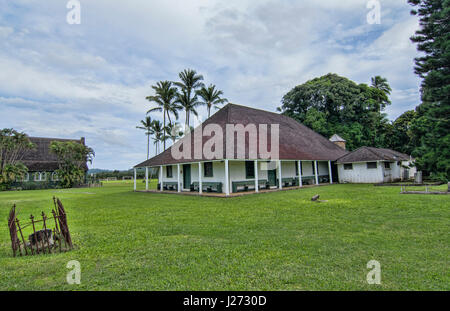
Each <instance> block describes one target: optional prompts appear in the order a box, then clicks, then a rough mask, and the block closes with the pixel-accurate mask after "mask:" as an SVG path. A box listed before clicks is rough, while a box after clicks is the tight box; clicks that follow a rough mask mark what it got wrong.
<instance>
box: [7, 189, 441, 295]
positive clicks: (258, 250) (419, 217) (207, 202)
mask: <svg viewBox="0 0 450 311" xmlns="http://www.w3.org/2000/svg"><path fill="white" fill-rule="evenodd" d="M144 186H145V185H144V183H142V182H139V183H138V187H139V188H140V189H143V188H144ZM151 186H152V187H155V182H152V184H151ZM445 187H446V186H445ZM399 192H400V187H374V186H371V185H332V186H323V187H318V188H309V189H302V190H294V191H284V192H275V193H267V194H259V195H250V196H244V197H236V198H229V199H222V198H206V197H193V196H178V195H168V194H155V193H135V192H133V191H132V182H122V181H117V182H107V183H105V184H104V187H103V188H92V189H68V190H39V191H22V192H3V193H0V219H1V222H0V224H1V227H0V228H1V230H0V290H449V289H450V274H449V260H448V259H449V255H450V251H449V246H450V237H449V234H448V231H449V224H450V204H449V203H450V201H449V200H450V197H449V196H433V195H400V194H399ZM314 194H320V195H321V199H323V200H328V202H325V203H313V202H311V201H310V198H311V197H312V196H313V195H314ZM54 195H56V196H58V197H59V198H60V199H61V200H62V202H63V204H64V205H65V207H66V210H67V212H68V221H69V226H70V229H71V232H72V239H73V241H74V243H75V245H76V249H75V250H73V251H70V252H67V253H62V254H51V255H39V256H30V257H18V258H13V257H12V252H11V248H10V239H9V232H8V231H7V222H6V219H7V214H8V212H9V209H10V207H11V206H12V204H14V203H16V204H17V206H18V209H19V211H20V216H19V217H20V219H22V221H25V219H26V218H27V217H29V215H30V213H33V214H35V215H38V214H40V212H41V211H42V210H44V211H45V212H49V211H50V210H51V206H52V200H51V199H52V196H54ZM372 259H375V260H378V261H379V262H380V263H381V269H382V274H381V277H382V279H381V282H382V283H381V285H369V284H367V281H366V274H367V273H368V271H369V269H367V267H366V265H367V262H368V261H369V260H372ZM69 260H78V261H79V262H80V263H81V269H82V272H81V284H80V285H68V284H67V282H66V274H67V272H68V271H69V270H68V269H67V268H66V264H67V262H68V261H69Z"/></svg>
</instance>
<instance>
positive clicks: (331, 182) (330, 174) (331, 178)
mask: <svg viewBox="0 0 450 311" xmlns="http://www.w3.org/2000/svg"><path fill="white" fill-rule="evenodd" d="M328 175H329V176H330V184H333V173H332V172H331V161H328Z"/></svg>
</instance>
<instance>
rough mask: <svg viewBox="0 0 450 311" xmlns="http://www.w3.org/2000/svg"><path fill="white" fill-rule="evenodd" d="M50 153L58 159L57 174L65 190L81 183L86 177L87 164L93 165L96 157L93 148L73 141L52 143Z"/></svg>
mask: <svg viewBox="0 0 450 311" xmlns="http://www.w3.org/2000/svg"><path fill="white" fill-rule="evenodd" d="M50 151H51V152H52V153H54V154H55V155H56V157H57V158H58V170H57V171H56V173H57V175H58V178H59V183H60V185H61V186H62V187H63V188H71V187H73V186H74V185H76V184H78V183H81V182H82V181H83V179H84V177H85V168H84V166H85V165H86V162H90V163H92V160H93V158H94V156H95V153H94V150H92V149H91V148H89V147H87V146H85V145H83V144H80V143H76V142H72V141H67V142H61V141H52V142H51V143H50Z"/></svg>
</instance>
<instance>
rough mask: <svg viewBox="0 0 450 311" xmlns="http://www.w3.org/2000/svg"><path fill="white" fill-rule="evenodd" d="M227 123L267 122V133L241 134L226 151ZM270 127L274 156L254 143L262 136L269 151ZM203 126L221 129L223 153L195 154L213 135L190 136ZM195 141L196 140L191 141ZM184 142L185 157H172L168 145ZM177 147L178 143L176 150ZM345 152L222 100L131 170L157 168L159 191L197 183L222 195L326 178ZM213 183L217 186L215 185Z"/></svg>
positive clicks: (284, 121) (271, 116)
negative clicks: (241, 138) (276, 139)
mask: <svg viewBox="0 0 450 311" xmlns="http://www.w3.org/2000/svg"><path fill="white" fill-rule="evenodd" d="M228 125H233V126H236V125H242V126H243V127H247V126H249V125H250V126H251V125H255V126H256V128H257V129H259V128H260V126H261V125H267V129H268V132H267V135H261V133H258V135H257V136H256V137H255V139H250V135H247V137H248V138H247V139H245V143H244V144H243V145H242V146H237V147H236V146H235V148H234V150H233V151H231V153H227V152H226V150H227V144H226V142H227V140H229V139H232V140H234V141H235V142H236V139H235V137H234V135H235V133H234V132H232V133H231V134H230V133H228V131H227V129H228ZM272 125H278V126H279V154H278V155H277V157H276V158H273V157H272V158H271V157H267V155H266V154H267V153H265V152H263V151H265V150H264V149H263V150H261V147H260V146H261V145H260V144H261V142H262V139H265V140H266V141H267V148H266V149H267V150H273V148H272V146H271V139H272V131H273V129H274V127H273V126H272ZM208 126H216V127H217V126H218V127H219V129H220V130H221V131H222V133H223V140H222V143H223V146H222V147H223V156H220V157H214V158H210V157H206V156H205V154H204V153H203V152H200V153H196V152H195V147H196V145H197V146H198V145H200V146H201V148H198V149H203V147H205V144H206V143H207V142H208V141H210V140H211V138H212V137H214V135H217V134H214V135H212V136H200V137H201V138H200V139H201V140H200V141H199V140H196V136H195V133H196V132H197V131H199V132H200V133H201V132H202V130H204V129H205V128H207V127H208ZM214 133H215V132H214ZM274 133H275V132H274ZM211 134H212V133H211ZM231 135H233V136H231ZM228 136H230V137H228ZM236 137H237V135H236ZM196 141H198V142H199V144H196V143H195V142H196ZM252 143H253V144H255V145H256V146H258V147H257V150H256V152H255V154H254V155H253V156H251V153H250V149H252V150H253V149H254V148H250V146H251V145H252ZM189 145H190V156H189V157H188V158H185V157H183V158H175V157H173V152H172V151H173V150H172V148H178V149H179V150H182V151H183V150H184V148H185V147H186V146H189ZM179 146H182V147H181V149H180V147H179ZM186 150H188V149H186ZM239 151H242V153H243V154H245V156H244V157H242V156H240V155H241V154H242V153H240V152H239ZM347 153H348V152H347V151H346V150H344V149H342V148H340V147H339V146H337V145H336V144H334V143H333V142H331V141H329V140H328V139H327V138H325V137H323V136H322V135H320V134H318V133H316V132H314V131H313V130H311V129H310V128H308V127H306V126H304V125H303V124H300V123H299V122H297V121H295V120H294V119H292V118H289V117H287V116H284V115H281V114H278V113H273V112H268V111H263V110H259V109H253V108H249V107H245V106H239V105H234V104H228V105H226V106H225V107H223V108H222V109H221V110H219V111H218V112H217V113H215V114H214V115H213V116H211V117H210V118H209V119H207V120H206V121H205V122H204V123H203V124H202V125H201V126H200V127H198V128H197V129H196V130H195V131H194V134H192V135H187V136H185V137H183V138H182V139H180V141H178V142H177V143H176V144H175V146H172V147H170V148H169V149H167V150H166V151H164V152H162V153H161V154H159V155H157V156H155V157H153V158H152V159H149V160H147V161H144V162H142V163H140V164H138V165H136V166H135V168H146V169H147V171H148V168H159V181H160V189H161V190H163V189H168V188H173V189H177V190H178V191H189V190H191V189H195V190H197V191H199V192H202V190H203V187H202V185H203V186H204V185H207V186H205V187H204V188H205V189H210V188H214V189H216V190H217V189H220V192H222V191H223V192H224V193H225V194H227V195H228V194H229V193H232V192H236V191H238V190H239V189H248V188H249V187H250V188H253V189H254V190H255V191H258V190H259V187H274V188H276V187H279V188H282V187H283V186H285V185H300V186H301V185H302V184H304V183H315V184H318V183H320V182H332V172H331V168H332V164H331V162H332V161H335V160H336V159H338V158H340V157H342V156H344V155H345V154H347ZM273 160H275V161H273ZM268 162H270V163H269V164H268ZM299 176H302V178H299ZM258 183H259V187H258ZM218 184H220V185H219V186H217V185H218ZM252 185H253V187H252ZM169 186H170V187H169ZM208 187H209V188H208ZM147 189H148V187H147Z"/></svg>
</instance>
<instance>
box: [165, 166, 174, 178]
mask: <svg viewBox="0 0 450 311" xmlns="http://www.w3.org/2000/svg"><path fill="white" fill-rule="evenodd" d="M166 175H167V178H172V176H173V175H172V166H166Z"/></svg>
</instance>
